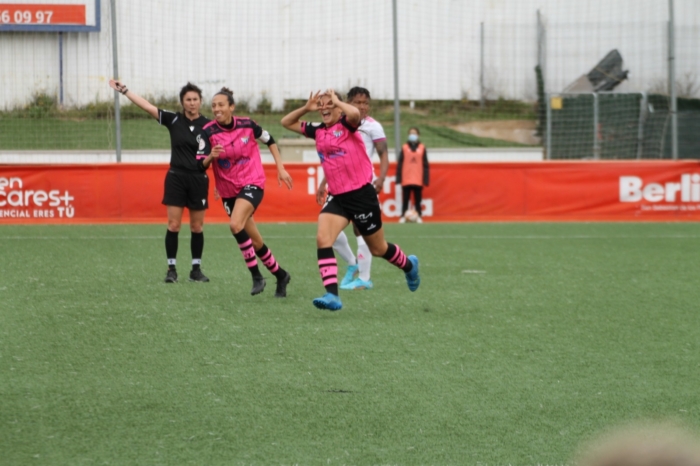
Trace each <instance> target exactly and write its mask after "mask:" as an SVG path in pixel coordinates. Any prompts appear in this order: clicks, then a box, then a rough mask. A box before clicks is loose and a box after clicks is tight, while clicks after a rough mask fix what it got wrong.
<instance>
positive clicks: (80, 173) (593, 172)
mask: <svg viewBox="0 0 700 466" xmlns="http://www.w3.org/2000/svg"><path fill="white" fill-rule="evenodd" d="M286 168H287V170H288V171H289V173H290V174H291V176H292V177H293V179H294V189H292V190H291V191H289V190H287V189H286V188H285V187H279V186H277V173H276V169H275V167H274V165H266V166H265V170H266V173H267V185H266V187H265V197H264V199H263V203H262V204H261V206H260V208H259V209H258V211H257V212H256V213H255V218H256V220H258V221H259V222H313V221H315V220H316V219H317V216H318V212H319V209H320V208H319V206H318V205H317V204H316V202H315V190H316V186H317V183H318V182H319V180H320V178H321V176H322V171H321V170H320V168H319V166H318V165H315V164H306V163H289V164H288V165H287V167H286ZM395 170H396V167H395V165H392V167H391V168H390V170H389V174H390V175H393V174H394V173H395ZM166 171H167V166H164V165H141V164H138V165H136V164H133V165H131V164H110V165H96V166H86V165H72V166H47V165H31V166H17V165H4V166H0V224H19V223H46V224H49V223H162V222H165V221H166V212H165V207H164V206H163V205H162V204H161V200H162V197H163V181H164V179H165V174H166ZM430 179H431V184H430V186H429V187H427V188H425V189H424V190H423V212H424V214H423V215H424V216H423V218H424V220H425V221H447V222H454V221H502V220H547V221H557V220H565V221H574V220H583V221H587V220H600V221H606V220H610V221H625V220H637V221H639V220H641V221H669V220H681V221H698V220H700V163H699V162H698V161H683V162H670V161H642V162H529V163H433V164H431V167H430ZM210 189H211V193H210V198H209V201H210V208H209V211H208V212H207V217H206V218H207V221H208V222H225V221H227V217H226V214H225V212H224V209H223V207H222V206H221V203H220V202H219V201H216V200H214V195H213V191H214V182H213V178H212V181H211V187H210ZM380 202H381V204H382V211H383V213H384V219H385V221H388V222H391V221H396V220H398V218H399V215H400V210H401V188H400V187H397V186H396V185H395V183H394V179H393V176H390V177H389V178H388V179H387V181H386V183H385V185H384V189H383V192H382V193H381V194H380Z"/></svg>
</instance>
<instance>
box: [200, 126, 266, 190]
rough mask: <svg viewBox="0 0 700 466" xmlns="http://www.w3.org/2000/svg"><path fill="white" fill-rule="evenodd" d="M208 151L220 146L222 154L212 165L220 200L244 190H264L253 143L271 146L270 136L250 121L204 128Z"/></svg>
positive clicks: (258, 151)
mask: <svg viewBox="0 0 700 466" xmlns="http://www.w3.org/2000/svg"><path fill="white" fill-rule="evenodd" d="M204 132H205V133H206V135H207V136H208V137H209V143H210V144H211V147H214V146H216V145H217V144H221V146H223V148H224V151H223V152H222V153H221V155H219V157H218V158H217V159H216V160H215V161H214V163H213V164H212V165H213V166H214V179H215V181H216V189H217V190H218V191H219V195H220V196H221V197H223V198H229V197H236V195H238V193H239V192H240V190H241V189H243V187H244V186H246V185H249V184H252V185H254V186H257V187H259V188H260V189H265V171H264V170H263V167H262V160H261V159H260V149H258V144H257V143H256V139H259V140H260V141H262V142H263V143H266V144H268V145H270V144H274V139H273V138H272V136H270V134H269V133H268V132H267V131H265V130H264V129H262V128H261V127H260V126H258V124H257V123H255V122H254V121H253V120H251V119H250V118H245V117H233V122H232V124H231V125H230V127H228V128H227V127H224V126H221V125H220V124H219V123H217V122H216V120H214V121H211V122H209V123H208V124H207V125H205V126H204Z"/></svg>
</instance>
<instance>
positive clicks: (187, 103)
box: [109, 79, 210, 283]
mask: <svg viewBox="0 0 700 466" xmlns="http://www.w3.org/2000/svg"><path fill="white" fill-rule="evenodd" d="M109 85H110V86H111V87H112V89H115V90H116V91H118V92H120V93H122V94H123V95H124V96H126V97H127V98H128V99H129V100H131V101H132V102H133V103H134V104H136V105H137V106H138V107H140V108H141V109H143V110H144V111H145V112H146V113H148V114H149V115H151V116H152V117H153V118H155V119H156V120H158V123H160V124H161V125H163V126H165V127H166V128H168V131H170V147H171V150H170V168H169V169H168V173H167V174H166V175H165V193H164V195H163V204H165V206H166V208H167V211H168V231H167V232H166V233H165V253H166V255H167V259H168V273H167V275H166V277H165V283H175V282H177V269H176V268H175V265H176V258H177V246H178V234H179V232H180V226H181V224H182V213H183V211H184V210H185V207H187V208H188V209H189V211H190V231H191V232H192V239H191V240H190V249H191V251H192V271H191V272H190V281H195V282H208V281H209V279H208V278H207V277H206V276H205V275H204V274H203V273H202V270H201V264H202V251H203V250H204V233H203V231H202V227H203V225H204V212H205V211H206V209H207V208H208V207H209V200H208V197H209V178H208V177H207V174H206V173H205V171H206V168H205V167H204V166H203V165H202V161H203V159H204V158H205V157H206V154H208V153H209V152H210V149H209V147H210V146H209V141H208V140H207V138H206V136H205V135H204V132H203V130H202V128H203V127H204V125H206V124H207V123H208V122H209V120H208V119H207V118H205V117H203V116H202V115H201V114H200V113H199V109H200V108H201V106H202V90H201V89H200V88H198V87H197V86H195V85H194V84H192V83H187V84H186V85H185V86H184V87H183V88H182V89H181V90H180V104H181V105H182V109H183V113H180V112H177V113H173V112H169V111H167V110H162V109H160V108H157V107H156V106H154V105H153V104H151V103H150V102H149V101H147V100H146V99H144V98H143V97H141V96H139V95H137V94H135V93H133V92H131V91H130V90H129V89H127V87H126V84H124V83H123V82H121V81H115V80H114V79H110V81H109Z"/></svg>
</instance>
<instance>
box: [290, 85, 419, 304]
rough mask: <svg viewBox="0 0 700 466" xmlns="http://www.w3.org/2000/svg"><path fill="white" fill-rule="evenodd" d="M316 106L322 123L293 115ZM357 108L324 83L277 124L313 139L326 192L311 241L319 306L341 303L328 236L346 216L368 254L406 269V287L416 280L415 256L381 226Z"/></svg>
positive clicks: (341, 226)
mask: <svg viewBox="0 0 700 466" xmlns="http://www.w3.org/2000/svg"><path fill="white" fill-rule="evenodd" d="M315 110H318V111H319V113H320V115H321V120H322V121H323V123H307V122H305V121H299V119H300V118H301V117H302V116H304V115H306V114H307V113H309V112H313V111H315ZM360 120H361V116H360V111H359V110H358V109H357V108H355V107H353V106H352V105H349V104H346V103H344V102H342V101H341V100H340V99H339V98H338V96H337V95H336V93H335V92H334V91H333V90H332V89H329V90H327V91H326V92H325V93H323V94H321V93H320V92H317V93H315V94H314V93H311V94H310V95H309V100H308V101H307V102H306V104H305V105H304V106H303V107H301V108H298V109H296V110H294V111H292V112H291V113H289V114H288V115H286V116H285V117H284V118H282V125H283V126H284V127H285V128H287V129H289V130H291V131H294V132H297V133H300V134H302V135H304V136H306V137H308V138H311V139H314V140H315V141H316V151H317V152H318V155H319V157H320V158H321V165H322V167H323V171H324V174H325V176H326V179H327V181H328V192H329V194H328V197H327V199H326V203H325V204H324V206H323V208H322V209H321V213H320V214H319V216H318V231H317V234H316V245H317V247H318V251H317V255H318V268H319V271H320V273H321V280H323V285H324V286H325V288H326V294H325V295H324V296H321V297H320V298H316V299H314V300H313V303H314V306H316V307H317V308H319V309H328V310H331V311H337V310H339V309H341V308H342V307H343V304H342V302H341V301H340V297H339V296H338V263H337V262H336V259H335V255H334V253H333V247H332V246H333V242H334V241H335V239H336V238H337V237H338V234H339V233H340V232H341V231H342V230H343V229H344V228H345V227H346V226H348V224H349V223H350V222H351V221H352V222H353V224H354V225H355V226H356V227H357V229H358V230H359V231H360V234H361V235H362V236H363V237H364V239H365V241H366V242H367V245H368V246H369V250H370V252H371V253H372V255H374V256H381V257H383V258H384V259H386V260H388V261H389V262H391V263H392V264H394V265H395V266H397V267H399V268H400V269H402V270H403V271H404V273H405V274H406V282H407V283H408V289H409V290H411V291H416V290H417V289H418V286H419V285H420V276H419V275H418V258H417V257H416V256H408V257H406V255H405V254H404V253H403V251H402V250H401V248H399V246H397V245H395V244H392V243H387V242H386V240H385V239H384V230H383V228H382V217H381V208H380V206H379V199H378V198H377V191H376V190H375V189H374V186H373V185H372V163H371V162H370V160H369V157H367V151H366V150H365V145H364V142H363V141H362V137H361V136H360V135H359V133H358V132H357V129H358V127H359V126H360Z"/></svg>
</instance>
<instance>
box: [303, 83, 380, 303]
mask: <svg viewBox="0 0 700 466" xmlns="http://www.w3.org/2000/svg"><path fill="white" fill-rule="evenodd" d="M347 101H348V103H349V104H350V105H352V106H353V107H357V109H358V110H359V111H360V128H359V130H358V132H359V133H360V136H362V141H363V142H364V143H365V149H366V151H367V156H368V157H369V158H370V161H371V160H372V154H373V153H374V152H375V151H376V152H377V154H378V155H379V177H375V176H374V173H372V175H373V176H372V184H373V185H374V188H375V189H376V190H377V193H379V192H380V191H381V189H382V186H383V185H384V179H385V178H386V173H387V171H388V170H389V151H388V148H387V145H386V135H385V134H384V128H383V127H382V125H381V123H379V122H378V121H377V120H375V119H373V118H372V117H370V116H369V115H368V113H369V110H370V101H371V98H370V94H369V90H367V89H365V88H364V87H353V88H352V89H350V90H349V91H348V99H347ZM326 194H327V189H326V179H325V177H324V178H323V180H322V181H321V183H320V185H319V187H318V191H317V192H316V200H317V202H318V203H319V205H323V202H324V201H325V199H326ZM353 231H354V233H355V237H356V239H357V258H355V255H354V254H353V252H352V249H350V244H349V242H348V237H347V236H346V235H345V232H344V231H341V232H340V234H339V235H338V238H337V239H336V240H335V243H333V249H334V250H335V252H337V253H338V254H339V255H340V257H342V258H343V260H345V262H347V263H348V268H347V271H346V272H345V277H344V278H343V280H342V281H341V282H340V289H341V290H371V289H372V288H373V286H374V284H373V283H372V279H371V278H370V269H371V267H372V254H371V253H370V252H369V247H368V246H367V243H366V242H365V240H364V238H362V236H361V235H360V232H359V231H358V230H357V228H353Z"/></svg>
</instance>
